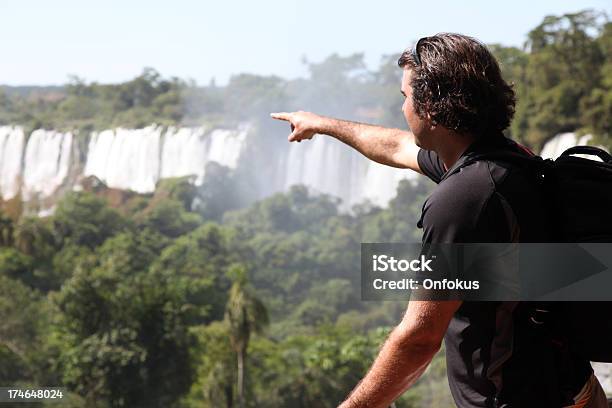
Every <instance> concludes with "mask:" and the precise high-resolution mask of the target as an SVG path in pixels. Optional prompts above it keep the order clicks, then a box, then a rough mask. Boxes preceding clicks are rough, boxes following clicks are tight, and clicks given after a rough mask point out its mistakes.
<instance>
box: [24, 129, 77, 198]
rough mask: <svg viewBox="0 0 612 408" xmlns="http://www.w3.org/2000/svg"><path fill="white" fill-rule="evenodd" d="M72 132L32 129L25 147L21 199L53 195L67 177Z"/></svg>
mask: <svg viewBox="0 0 612 408" xmlns="http://www.w3.org/2000/svg"><path fill="white" fill-rule="evenodd" d="M71 152H72V133H60V132H55V131H53V130H42V129H39V130H35V131H34V132H32V134H31V135H30V138H29V140H28V144H27V146H26V151H25V158H24V172H23V198H24V200H26V201H27V200H30V199H32V198H33V197H34V196H36V195H40V196H42V197H48V196H50V195H52V194H53V193H54V192H55V191H56V190H57V189H58V188H59V187H60V186H62V184H63V183H64V180H65V179H66V176H68V171H69V168H70V155H71Z"/></svg>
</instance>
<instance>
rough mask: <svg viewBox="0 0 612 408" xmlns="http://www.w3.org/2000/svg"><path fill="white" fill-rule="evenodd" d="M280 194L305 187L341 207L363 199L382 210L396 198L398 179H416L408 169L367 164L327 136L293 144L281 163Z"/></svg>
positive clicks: (366, 160)
mask: <svg viewBox="0 0 612 408" xmlns="http://www.w3.org/2000/svg"><path fill="white" fill-rule="evenodd" d="M282 163H283V167H284V169H280V170H279V171H283V172H284V174H285V177H284V183H283V184H284V185H283V190H287V189H288V188H289V187H290V186H292V185H295V184H304V185H306V186H309V187H310V188H311V189H312V190H314V191H317V192H321V193H326V194H331V195H334V196H336V197H339V198H341V199H342V202H343V207H344V208H350V206H352V205H354V204H357V203H359V202H361V201H363V200H364V199H368V200H370V201H371V202H372V203H374V204H376V205H381V206H385V205H387V203H388V202H389V200H390V199H391V198H393V197H394V196H395V192H396V189H397V185H398V183H399V181H400V180H401V179H404V178H415V177H416V174H415V173H414V172H412V171H411V170H407V169H396V168H392V167H389V166H384V165H382V164H379V163H376V162H373V161H371V160H368V159H367V158H365V157H364V156H362V155H361V154H359V153H358V152H356V151H355V150H353V149H351V148H350V147H348V146H346V145H345V144H343V143H341V142H339V141H337V140H335V139H333V138H331V137H328V136H322V135H317V136H315V137H314V138H313V139H312V140H309V141H305V142H302V143H299V144H298V143H292V144H291V146H290V147H289V152H288V154H287V159H286V160H284V161H283V162H282Z"/></svg>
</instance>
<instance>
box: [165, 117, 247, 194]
mask: <svg viewBox="0 0 612 408" xmlns="http://www.w3.org/2000/svg"><path fill="white" fill-rule="evenodd" d="M246 135H247V128H242V129H239V130H236V131H234V130H226V129H215V130H213V131H212V132H211V133H208V134H207V129H205V128H202V127H199V128H180V129H178V130H177V129H175V128H172V127H171V128H169V129H168V131H167V132H166V134H165V135H164V143H163V148H162V158H161V178H166V177H180V176H188V175H194V176H195V177H196V180H195V182H196V184H201V183H202V182H203V181H204V174H205V170H206V164H208V163H209V162H211V161H215V162H217V163H219V164H221V165H224V166H227V167H231V168H235V167H236V166H237V165H238V160H239V158H240V154H241V152H242V149H243V147H244V142H245V140H246Z"/></svg>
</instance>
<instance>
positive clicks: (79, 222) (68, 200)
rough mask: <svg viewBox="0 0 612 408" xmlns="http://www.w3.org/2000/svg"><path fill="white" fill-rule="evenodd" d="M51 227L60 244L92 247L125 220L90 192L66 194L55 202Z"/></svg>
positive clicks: (110, 234)
mask: <svg viewBox="0 0 612 408" xmlns="http://www.w3.org/2000/svg"><path fill="white" fill-rule="evenodd" d="M53 221H54V224H55V225H54V229H55V231H56V234H57V238H58V240H59V242H61V243H62V244H66V243H68V242H69V243H72V244H74V245H81V246H86V247H89V248H94V247H96V246H98V245H100V244H102V243H103V242H104V241H105V240H106V239H107V238H109V237H111V236H113V235H115V234H117V233H118V232H120V231H122V230H124V229H125V228H126V226H129V223H128V221H127V220H126V219H124V218H123V217H121V215H120V214H119V213H118V212H117V211H116V210H114V209H112V208H110V207H109V206H108V205H107V204H106V202H105V201H104V200H103V199H101V198H98V197H96V196H95V195H93V194H90V193H68V194H66V196H64V198H63V199H62V200H61V201H60V202H59V204H58V205H57V210H56V211H55V216H54V219H53Z"/></svg>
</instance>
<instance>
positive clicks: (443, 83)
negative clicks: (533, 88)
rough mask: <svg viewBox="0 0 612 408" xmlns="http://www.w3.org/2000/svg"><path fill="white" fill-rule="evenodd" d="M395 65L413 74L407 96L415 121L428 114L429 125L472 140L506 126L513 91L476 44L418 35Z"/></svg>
mask: <svg viewBox="0 0 612 408" xmlns="http://www.w3.org/2000/svg"><path fill="white" fill-rule="evenodd" d="M415 53H416V55H415ZM419 60H420V61H419ZM397 63H398V65H399V66H400V67H401V68H404V69H411V70H412V71H414V76H413V77H412V83H411V85H412V98H413V105H414V109H415V111H416V113H417V115H418V116H419V117H420V118H424V117H425V116H426V114H429V115H430V117H431V119H432V120H433V122H434V123H435V124H439V125H441V126H444V127H446V128H447V129H451V130H454V131H456V132H458V133H463V134H466V133H467V134H472V135H474V136H476V137H482V136H485V135H486V136H487V137H489V136H494V135H499V134H501V132H502V131H503V130H504V129H506V128H507V127H508V126H509V125H510V121H511V120H512V117H513V116H514V105H515V102H516V98H515V95H514V90H513V89H512V86H511V85H509V84H508V83H507V82H506V81H504V79H503V78H502V75H501V71H500V69H499V64H498V63H497V61H496V60H495V57H494V56H493V55H492V54H491V52H490V51H489V50H488V49H487V47H486V46H485V45H484V44H483V43H481V42H480V41H478V40H476V39H474V38H472V37H468V36H465V35H461V34H451V33H441V34H436V35H434V36H431V37H424V38H421V39H420V40H419V41H418V43H417V48H415V49H413V50H407V51H405V52H404V53H403V54H402V55H401V56H400V58H399V60H398V61H397Z"/></svg>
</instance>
